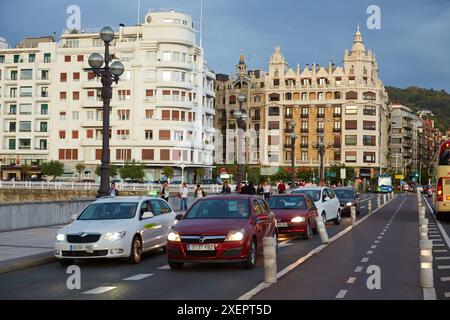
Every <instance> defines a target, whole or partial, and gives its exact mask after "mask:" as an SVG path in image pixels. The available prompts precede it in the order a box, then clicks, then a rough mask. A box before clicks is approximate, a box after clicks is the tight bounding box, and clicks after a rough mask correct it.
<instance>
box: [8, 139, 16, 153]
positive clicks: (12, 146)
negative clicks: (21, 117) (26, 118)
mask: <svg viewBox="0 0 450 320" xmlns="http://www.w3.org/2000/svg"><path fill="white" fill-rule="evenodd" d="M8 150H16V139H8Z"/></svg>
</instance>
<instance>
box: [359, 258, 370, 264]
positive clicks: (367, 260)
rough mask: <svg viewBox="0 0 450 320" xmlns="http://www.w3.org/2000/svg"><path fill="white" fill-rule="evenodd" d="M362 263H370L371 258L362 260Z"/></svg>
mask: <svg viewBox="0 0 450 320" xmlns="http://www.w3.org/2000/svg"><path fill="white" fill-rule="evenodd" d="M361 262H362V263H367V262H369V258H362V260H361Z"/></svg>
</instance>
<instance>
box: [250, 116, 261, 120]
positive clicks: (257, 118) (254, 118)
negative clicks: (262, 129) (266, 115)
mask: <svg viewBox="0 0 450 320" xmlns="http://www.w3.org/2000/svg"><path fill="white" fill-rule="evenodd" d="M252 121H261V116H253V117H252Z"/></svg>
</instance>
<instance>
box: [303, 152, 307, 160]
mask: <svg viewBox="0 0 450 320" xmlns="http://www.w3.org/2000/svg"><path fill="white" fill-rule="evenodd" d="M302 161H308V151H302Z"/></svg>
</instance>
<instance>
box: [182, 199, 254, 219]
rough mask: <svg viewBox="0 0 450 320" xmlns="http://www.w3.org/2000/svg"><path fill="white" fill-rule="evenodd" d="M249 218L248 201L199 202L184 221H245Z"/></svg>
mask: <svg viewBox="0 0 450 320" xmlns="http://www.w3.org/2000/svg"><path fill="white" fill-rule="evenodd" d="M249 216H250V210H249V202H248V200H201V201H198V202H196V203H195V204H194V205H193V206H192V208H191V209H190V210H189V212H188V213H187V214H186V216H185V217H184V219H247V218H248V217H249Z"/></svg>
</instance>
